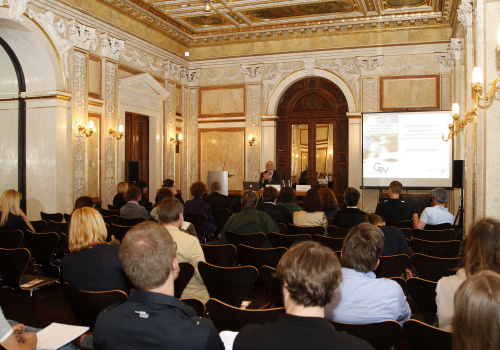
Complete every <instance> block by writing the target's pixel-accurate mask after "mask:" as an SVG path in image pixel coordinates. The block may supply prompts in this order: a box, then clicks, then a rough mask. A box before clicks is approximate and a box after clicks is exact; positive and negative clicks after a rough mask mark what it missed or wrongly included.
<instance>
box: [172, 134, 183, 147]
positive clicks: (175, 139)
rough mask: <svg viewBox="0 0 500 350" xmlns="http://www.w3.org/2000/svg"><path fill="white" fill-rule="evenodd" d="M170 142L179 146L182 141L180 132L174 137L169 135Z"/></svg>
mask: <svg viewBox="0 0 500 350" xmlns="http://www.w3.org/2000/svg"><path fill="white" fill-rule="evenodd" d="M170 142H171V143H172V144H174V145H176V146H179V145H180V144H181V143H182V134H176V135H175V137H172V136H170Z"/></svg>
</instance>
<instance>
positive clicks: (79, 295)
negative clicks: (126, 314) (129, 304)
mask: <svg viewBox="0 0 500 350" xmlns="http://www.w3.org/2000/svg"><path fill="white" fill-rule="evenodd" d="M62 289H63V292H64V296H65V297H66V300H67V301H68V303H69V306H70V307H71V310H72V311H73V314H74V315H75V319H76V322H77V324H78V325H79V326H86V327H89V329H90V330H91V331H92V330H93V329H94V324H95V321H96V319H97V316H98V315H99V313H100V312H101V311H102V310H104V309H105V308H107V307H108V306H111V305H114V304H116V303H123V302H125V301H127V299H128V297H127V294H125V292H123V291H121V290H108V291H101V292H94V291H93V292H87V291H83V290H79V289H74V288H72V287H71V286H70V285H69V284H68V283H66V282H65V283H63V285H62Z"/></svg>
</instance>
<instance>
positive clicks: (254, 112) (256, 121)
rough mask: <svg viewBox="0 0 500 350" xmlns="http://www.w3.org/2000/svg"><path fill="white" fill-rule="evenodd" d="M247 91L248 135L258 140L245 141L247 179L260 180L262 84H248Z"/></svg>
mask: <svg viewBox="0 0 500 350" xmlns="http://www.w3.org/2000/svg"><path fill="white" fill-rule="evenodd" d="M245 90H246V91H247V93H246V99H247V101H246V106H247V108H246V110H247V113H246V117H247V122H246V135H245V140H246V139H247V137H248V135H249V134H252V136H254V137H255V139H256V140H258V141H257V142H254V144H253V146H250V145H249V144H248V143H245V144H246V145H247V146H246V147H247V164H246V169H247V170H246V173H247V174H246V179H247V181H258V180H259V174H260V149H261V145H262V142H263V140H262V132H261V130H262V128H261V113H260V105H259V101H260V91H261V87H260V84H247V85H246V88H245Z"/></svg>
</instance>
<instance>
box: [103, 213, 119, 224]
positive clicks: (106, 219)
mask: <svg viewBox="0 0 500 350" xmlns="http://www.w3.org/2000/svg"><path fill="white" fill-rule="evenodd" d="M102 219H103V220H104V222H105V223H106V224H109V225H111V224H116V225H118V223H119V222H120V217H119V216H117V215H110V216H103V217H102Z"/></svg>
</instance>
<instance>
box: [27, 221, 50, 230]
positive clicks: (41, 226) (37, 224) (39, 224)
mask: <svg viewBox="0 0 500 350" xmlns="http://www.w3.org/2000/svg"><path fill="white" fill-rule="evenodd" d="M30 224H31V226H33V228H34V229H35V231H36V232H42V231H45V230H46V229H47V221H45V220H34V221H30Z"/></svg>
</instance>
